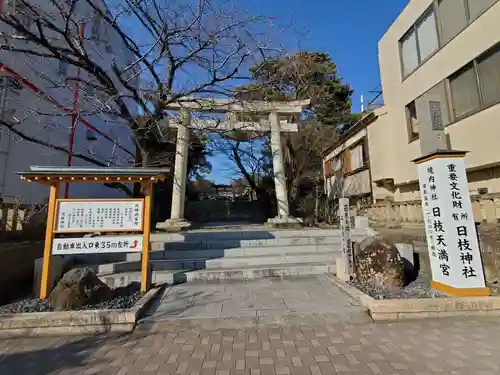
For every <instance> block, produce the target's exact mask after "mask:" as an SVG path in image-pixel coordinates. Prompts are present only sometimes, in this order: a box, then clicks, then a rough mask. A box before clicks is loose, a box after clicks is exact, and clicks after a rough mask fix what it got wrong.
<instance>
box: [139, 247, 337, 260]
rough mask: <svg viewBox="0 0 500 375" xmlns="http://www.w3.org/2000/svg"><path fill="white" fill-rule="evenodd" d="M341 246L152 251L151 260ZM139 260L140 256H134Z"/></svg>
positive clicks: (284, 252)
mask: <svg viewBox="0 0 500 375" xmlns="http://www.w3.org/2000/svg"><path fill="white" fill-rule="evenodd" d="M340 249H341V244H340V243H335V244H326V245H304V246H288V247H287V246H276V247H242V248H232V249H218V250H216V249H203V250H171V249H167V250H164V251H152V252H151V259H152V260H161V259H164V260H170V259H171V260H175V259H189V258H222V257H224V258H233V257H242V256H264V257H265V256H273V255H293V254H305V253H307V254H317V253H331V252H337V251H340ZM135 255H136V256H137V257H138V258H137V259H140V254H135Z"/></svg>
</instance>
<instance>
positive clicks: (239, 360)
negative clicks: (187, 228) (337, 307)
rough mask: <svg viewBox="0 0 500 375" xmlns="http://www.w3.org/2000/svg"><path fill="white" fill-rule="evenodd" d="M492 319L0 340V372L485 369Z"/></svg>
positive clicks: (303, 374) (128, 374) (496, 325)
mask: <svg viewBox="0 0 500 375" xmlns="http://www.w3.org/2000/svg"><path fill="white" fill-rule="evenodd" d="M499 338H500V319H498V318H496V319H491V318H484V319H483V318H481V319H478V318H476V319H467V320H462V319H460V320H454V319H440V320H424V321H413V322H401V323H391V324H389V323H376V324H375V323H368V324H367V323H364V324H336V325H323V326H318V327H313V326H307V325H301V326H290V327H280V326H265V327H257V328H249V329H233V330H231V329H228V330H217V331H195V330H176V331H171V332H162V333H149V334H145V333H139V332H135V333H133V334H127V335H100V336H94V337H86V338H82V337H57V338H27V339H14V340H3V341H0V374H2V375H22V374H27V375H49V374H50V375H91V374H99V375H101V374H102V375H138V374H144V375H153V374H154V375H162V374H188V375H267V374H273V375H274V374H277V375H329V374H344V375H349V374H352V375H355V374H356V375H363V374H366V375H371V374H383V375H393V374H398V375H426V374H430V375H432V374H455V375H461V374H463V375H494V374H499V373H500V345H498V340H499Z"/></svg>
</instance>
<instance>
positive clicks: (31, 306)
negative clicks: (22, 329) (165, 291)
mask: <svg viewBox="0 0 500 375" xmlns="http://www.w3.org/2000/svg"><path fill="white" fill-rule="evenodd" d="M141 296H142V295H141V292H140V291H139V290H138V288H137V287H136V286H135V285H134V286H133V285H129V286H128V287H124V288H117V289H115V290H114V291H113V298H112V299H111V300H109V301H104V302H101V303H99V304H89V305H85V306H82V308H80V309H77V310H96V309H99V310H100V309H109V310H119V309H129V308H131V307H132V306H134V305H135V303H136V302H137V301H138V300H139V299H140V298H141ZM48 311H54V310H53V309H52V308H51V307H50V305H49V302H48V301H47V300H42V299H39V298H30V297H27V298H23V299H20V300H17V301H15V302H12V303H10V304H7V305H3V306H0V314H18V313H31V312H48Z"/></svg>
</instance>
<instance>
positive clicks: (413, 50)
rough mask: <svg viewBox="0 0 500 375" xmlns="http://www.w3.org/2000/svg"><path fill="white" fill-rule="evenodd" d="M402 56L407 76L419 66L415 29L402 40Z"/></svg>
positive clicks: (404, 71)
mask: <svg viewBox="0 0 500 375" xmlns="http://www.w3.org/2000/svg"><path fill="white" fill-rule="evenodd" d="M401 56H402V58H403V73H404V75H405V76H407V75H408V74H410V73H411V72H413V71H414V70H415V69H416V68H417V66H418V50H417V33H416V32H415V29H412V30H410V31H409V32H408V33H407V34H406V35H405V36H404V37H403V39H401Z"/></svg>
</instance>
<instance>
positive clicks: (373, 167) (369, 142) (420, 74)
mask: <svg viewBox="0 0 500 375" xmlns="http://www.w3.org/2000/svg"><path fill="white" fill-rule="evenodd" d="M499 19H500V2H499V1H498V0H412V1H409V2H408V4H407V5H406V7H405V9H404V10H403V12H402V13H401V14H400V15H399V16H398V18H397V19H396V20H395V21H394V23H393V24H392V25H391V26H390V27H389V29H388V30H387V32H386V33H385V35H384V36H383V37H382V39H381V40H380V41H379V62H380V75H381V82H382V90H383V97H384V104H385V105H384V106H383V107H382V108H379V109H376V110H373V111H369V112H368V113H366V114H365V116H364V118H363V119H362V120H361V121H360V122H359V123H358V124H357V125H356V126H355V127H353V128H352V129H351V130H350V131H349V132H348V133H347V134H345V135H344V137H343V138H342V139H341V140H339V141H338V142H337V143H336V144H335V145H333V147H332V151H331V152H330V154H329V155H327V156H326V157H325V161H324V163H325V176H327V177H326V187H327V189H330V191H333V190H335V189H333V188H332V187H334V186H335V184H336V181H337V184H338V180H339V179H340V178H341V177H342V178H343V181H344V183H343V185H344V187H343V189H344V193H345V195H346V196H350V197H352V198H355V197H366V196H368V197H369V198H370V200H371V202H372V203H374V204H379V203H380V202H383V201H392V202H396V203H397V204H399V205H406V206H408V205H409V204H410V202H418V201H419V200H420V192H419V188H418V181H417V168H416V166H415V165H414V164H413V163H412V160H413V159H415V158H417V157H419V156H421V150H420V140H419V123H420V121H424V119H425V120H428V119H430V118H431V117H430V116H434V117H433V118H432V121H433V122H434V121H436V122H437V123H442V124H443V125H444V127H445V131H446V133H447V136H449V139H450V142H451V146H452V148H453V149H457V150H465V151H469V153H468V155H467V157H466V159H465V161H466V167H467V172H468V178H469V186H470V193H471V196H473V197H476V196H482V197H483V198H484V199H486V200H487V201H488V202H489V203H488V204H487V205H486V206H485V205H484V204H483V203H481V205H480V206H479V207H478V206H477V205H476V207H475V214H477V216H480V215H481V217H483V218H484V217H485V216H487V220H488V221H493V220H496V219H497V218H498V219H500V202H499V201H498V200H497V199H496V194H498V196H500V194H499V193H500V154H499V153H498V152H497V150H498V144H500V128H499V126H498V119H499V118H500V105H498V104H499V103H500V23H499V22H498V20H499ZM360 144H362V145H363V148H360V147H357V145H360ZM346 149H347V151H346ZM360 153H361V154H360ZM340 161H343V163H344V164H342V163H341V162H340ZM339 170H340V171H341V172H343V173H338V172H337V173H335V171H339ZM332 189H333V190H332ZM337 190H338V189H337ZM484 199H483V200H484ZM490 203H491V204H490ZM478 210H479V211H481V212H482V213H480V212H479V211H478ZM485 211H488V212H490V214H488V215H486V214H485ZM497 213H498V214H497ZM419 215H421V213H420V212H419V211H418V209H417V210H415V211H414V212H413V213H411V214H409V217H410V221H411V220H413V219H414V220H419V218H420V216H419ZM407 216H408V215H407Z"/></svg>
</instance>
